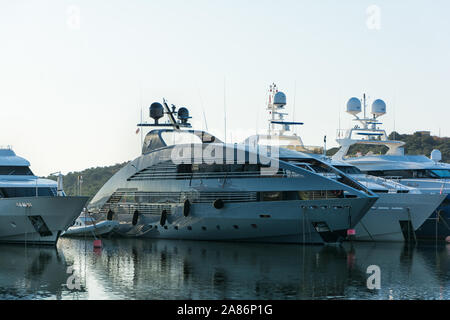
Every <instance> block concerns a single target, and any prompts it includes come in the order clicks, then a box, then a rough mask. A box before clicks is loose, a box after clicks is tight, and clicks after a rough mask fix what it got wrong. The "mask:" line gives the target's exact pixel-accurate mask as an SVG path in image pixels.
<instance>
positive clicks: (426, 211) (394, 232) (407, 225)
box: [355, 193, 445, 241]
mask: <svg viewBox="0 0 450 320" xmlns="http://www.w3.org/2000/svg"><path fill="white" fill-rule="evenodd" d="M444 199H445V195H440V194H413V193H409V194H406V193H386V194H379V199H378V201H377V202H376V203H375V205H374V206H373V207H372V209H371V210H369V212H368V213H367V214H366V215H365V216H364V217H363V218H362V219H361V222H360V223H358V225H357V226H356V228H355V229H356V236H355V240H359V241H415V240H417V234H415V231H416V230H418V229H419V227H420V226H421V225H422V224H423V223H424V222H425V221H426V220H427V219H428V218H429V217H430V215H431V214H432V213H433V211H434V210H435V209H436V208H437V207H438V206H439V205H440V204H441V203H442V201H443V200H444Z"/></svg>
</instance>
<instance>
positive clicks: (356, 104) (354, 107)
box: [347, 97, 361, 115]
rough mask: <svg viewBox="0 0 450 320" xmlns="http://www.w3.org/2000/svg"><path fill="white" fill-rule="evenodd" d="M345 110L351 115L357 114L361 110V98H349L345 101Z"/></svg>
mask: <svg viewBox="0 0 450 320" xmlns="http://www.w3.org/2000/svg"><path fill="white" fill-rule="evenodd" d="M347 112H348V113H350V114H353V115H357V114H358V113H360V112H361V100H359V99H358V98H355V97H353V98H351V99H350V100H348V102H347Z"/></svg>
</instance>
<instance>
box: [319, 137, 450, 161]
mask: <svg viewBox="0 0 450 320" xmlns="http://www.w3.org/2000/svg"><path fill="white" fill-rule="evenodd" d="M389 139H392V140H400V141H404V142H406V144H405V154H407V155H426V156H428V157H429V156H430V154H431V151H433V149H438V150H440V151H441V152H442V161H443V162H450V138H447V137H445V138H439V137H435V136H431V135H427V134H422V133H419V132H416V133H414V134H399V133H398V132H395V131H394V132H392V133H391V134H390V135H389ZM337 150H338V148H332V149H330V150H328V152H327V154H328V155H333V154H335V153H336V152H337ZM387 150H388V149H387V147H384V146H367V145H353V146H351V147H350V151H349V153H350V154H351V155H354V154H356V153H357V152H361V153H362V154H366V153H367V152H369V151H372V152H373V153H375V154H385V153H386V151H387Z"/></svg>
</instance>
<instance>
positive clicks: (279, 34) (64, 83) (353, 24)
mask: <svg viewBox="0 0 450 320" xmlns="http://www.w3.org/2000/svg"><path fill="white" fill-rule="evenodd" d="M372 5H375V6H376V7H375V8H376V9H377V10H379V11H376V12H378V13H379V15H377V13H376V12H375V11H373V8H374V7H371V6H372ZM368 8H369V9H368ZM371 8H372V9H371ZM449 12H450V2H448V1H446V0H442V1H438V0H433V1H411V0H403V1H400V0H388V1H364V0H355V1H332V0H330V1H324V0H311V1H300V0H293V1H273V0H272V1H261V0H246V1H245V0H244V1H242V0H240V1H230V0H227V1H225V0H222V1H215V0H205V1H199V0H189V1H185V0H180V1H170V0H164V1H162V0H158V1H156V0H147V1H144V0H141V1H134V0H126V1H125V0H123V1H113V0H108V1H106V0H105V1H100V0H98V1H81V0H71V1H63V0H54V1H44V0H41V1H31V0H30V1H20V0H15V1H9V0H0V108H1V111H2V117H1V118H0V144H1V145H12V146H13V148H14V150H15V151H16V153H17V154H18V155H20V156H23V157H25V158H27V159H28V160H29V161H30V162H31V168H32V169H33V171H34V172H35V173H36V174H37V175H47V174H49V173H51V172H55V171H62V172H63V173H67V172H69V171H78V170H83V169H85V168H89V167H96V166H106V165H112V164H115V163H118V162H123V161H127V160H131V159H134V158H135V157H137V156H138V155H139V153H140V135H136V134H135V130H136V124H137V123H138V122H139V119H140V110H141V108H143V110H144V111H143V113H144V120H147V119H148V106H149V105H150V104H151V103H152V102H154V101H160V102H161V101H162V98H163V97H164V98H166V99H167V100H168V101H169V102H170V103H175V104H177V105H180V106H187V107H188V108H189V109H190V111H191V115H192V116H193V122H192V123H193V124H194V126H196V127H197V128H199V129H205V126H204V121H203V110H204V113H205V116H206V119H207V125H208V129H209V131H210V132H211V133H213V134H215V135H217V136H218V137H219V138H221V139H223V138H224V89H225V100H226V110H227V133H228V141H230V140H231V139H232V140H233V141H235V142H239V141H242V140H243V139H244V138H246V137H247V136H248V135H250V134H254V133H255V132H256V131H258V132H261V133H262V132H265V131H266V129H267V117H268V115H267V112H266V110H265V101H266V100H267V89H268V86H269V85H270V84H271V83H272V82H275V83H276V84H277V85H278V87H279V88H280V89H281V90H282V91H284V92H285V93H286V95H287V99H288V106H287V110H288V111H289V112H290V114H291V116H290V118H291V119H292V116H293V115H294V112H293V109H294V100H295V120H296V121H302V122H305V125H304V126H303V127H302V128H300V129H299V130H298V133H299V134H300V135H301V137H302V139H303V141H304V143H305V144H306V145H321V144H322V141H323V136H324V135H327V136H328V142H329V147H331V146H333V145H335V143H334V139H335V137H336V129H338V126H339V123H340V124H341V127H342V128H346V127H348V126H350V125H351V124H352V121H351V117H350V116H349V115H347V114H345V103H346V101H347V100H348V99H349V98H350V97H352V96H358V97H361V96H362V94H363V93H364V92H365V93H367V94H368V95H369V97H370V98H371V99H376V98H381V99H384V100H385V101H386V104H387V110H388V114H387V115H386V116H384V117H383V118H382V119H384V123H385V128H386V130H387V131H388V132H391V131H392V130H393V129H394V124H395V129H396V130H397V131H399V132H401V133H413V132H414V131H417V130H430V131H431V132H432V133H433V134H436V135H438V134H439V131H440V133H441V135H442V136H450V127H449V126H448V124H447V123H448V121H449V119H450V108H449V101H448V97H447V96H448V93H449V92H450V90H449V89H450V88H449V84H450V19H448V15H449ZM224 84H225V85H224ZM339 118H340V121H339ZM394 119H395V120H394Z"/></svg>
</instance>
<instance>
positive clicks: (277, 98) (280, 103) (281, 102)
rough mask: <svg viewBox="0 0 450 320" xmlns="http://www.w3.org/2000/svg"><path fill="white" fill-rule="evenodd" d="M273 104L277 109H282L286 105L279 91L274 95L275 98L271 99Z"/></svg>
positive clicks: (282, 94)
mask: <svg viewBox="0 0 450 320" xmlns="http://www.w3.org/2000/svg"><path fill="white" fill-rule="evenodd" d="M273 104H274V106H276V107H278V108H281V107H284V106H285V105H286V95H285V94H284V93H283V92H281V91H278V92H277V93H275V96H274V97H273Z"/></svg>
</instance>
